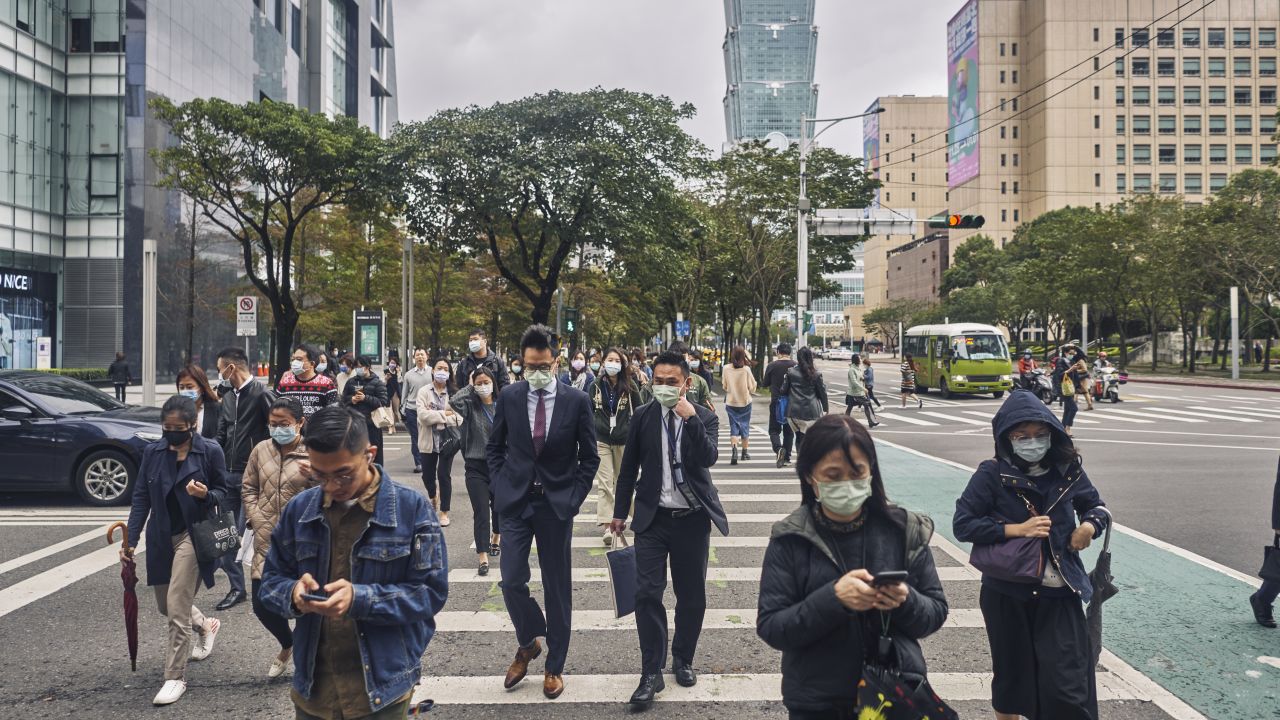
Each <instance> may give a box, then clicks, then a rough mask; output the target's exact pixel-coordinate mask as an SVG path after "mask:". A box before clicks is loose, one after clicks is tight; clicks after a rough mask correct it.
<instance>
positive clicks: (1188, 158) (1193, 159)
mask: <svg viewBox="0 0 1280 720" xmlns="http://www.w3.org/2000/svg"><path fill="white" fill-rule="evenodd" d="M1182 162H1184V163H1188V164H1190V163H1196V164H1199V163H1202V162H1204V155H1202V154H1201V151H1200V146H1199V145H1184V146H1183V147H1182Z"/></svg>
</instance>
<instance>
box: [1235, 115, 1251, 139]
mask: <svg viewBox="0 0 1280 720" xmlns="http://www.w3.org/2000/svg"><path fill="white" fill-rule="evenodd" d="M1235 128H1236V134H1237V135H1252V134H1253V116H1252V115H1237V116H1236V123H1235Z"/></svg>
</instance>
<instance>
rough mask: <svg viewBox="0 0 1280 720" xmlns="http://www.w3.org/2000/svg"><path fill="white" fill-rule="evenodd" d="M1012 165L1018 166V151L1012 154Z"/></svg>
mask: <svg viewBox="0 0 1280 720" xmlns="http://www.w3.org/2000/svg"><path fill="white" fill-rule="evenodd" d="M1013 166H1014V167H1018V153H1014V154H1013Z"/></svg>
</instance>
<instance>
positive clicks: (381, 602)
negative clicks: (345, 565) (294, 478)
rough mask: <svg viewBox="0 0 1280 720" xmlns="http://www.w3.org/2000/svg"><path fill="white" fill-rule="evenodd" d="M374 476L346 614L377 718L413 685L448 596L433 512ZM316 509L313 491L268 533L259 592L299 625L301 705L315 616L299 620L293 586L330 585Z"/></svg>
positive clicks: (312, 658) (309, 681)
mask: <svg viewBox="0 0 1280 720" xmlns="http://www.w3.org/2000/svg"><path fill="white" fill-rule="evenodd" d="M379 472H381V473H382V483H381V486H380V487H379V488H378V495H377V502H376V504H375V505H374V511H373V516H372V517H371V518H370V519H369V525H368V527H366V529H365V531H364V533H362V534H361V536H360V539H359V540H358V541H356V544H355V547H354V548H353V550H352V552H351V582H352V587H353V589H354V592H355V597H354V598H353V599H352V602H351V608H350V609H349V610H348V611H347V612H348V615H349V616H350V617H351V618H353V619H354V620H355V621H356V629H357V631H358V633H359V638H358V642H359V645H360V660H361V664H362V665H363V666H364V670H365V673H364V686H365V690H366V692H367V693H368V695H369V707H370V709H371V710H375V711H376V710H380V709H382V708H383V707H385V706H386V705H387V704H388V703H391V702H394V701H395V700H396V699H398V698H400V697H401V696H403V695H404V694H405V693H407V692H409V691H410V690H411V689H412V688H413V687H414V686H415V685H417V684H418V680H419V678H420V677H421V674H422V654H423V653H424V652H426V649H427V643H429V642H431V636H432V635H434V634H435V630H436V621H435V616H436V613H438V612H440V609H441V608H442V607H443V606H444V602H445V599H446V598H447V597H448V594H449V580H448V577H449V570H448V560H447V558H446V556H445V544H444V535H443V533H442V532H441V531H440V524H439V522H438V521H437V519H436V513H435V511H434V510H432V508H431V504H430V503H429V502H428V501H427V499H426V498H425V497H423V496H422V495H420V494H418V493H416V492H413V491H412V490H409V489H408V488H405V487H404V486H402V485H397V484H395V483H394V482H392V481H391V478H390V477H388V476H387V474H386V472H385V471H383V470H382V469H381V468H379ZM322 502H323V494H322V490H321V488H318V487H314V488H310V489H308V490H304V491H303V492H301V493H299V494H298V495H297V497H295V498H294V499H293V500H291V501H289V504H288V505H286V506H285V509H284V512H283V513H282V514H281V516H280V522H279V523H277V524H276V528H275V531H274V532H273V533H272V534H271V550H270V552H268V553H267V562H266V566H265V568H264V570H263V574H262V591H261V593H260V598H261V600H262V603H263V604H264V605H265V606H266V607H267V608H268V609H269V610H271V611H272V612H274V613H276V614H277V615H280V616H281V617H285V618H297V625H296V627H295V628H294V631H293V644H294V653H293V661H294V666H295V669H296V672H295V673H294V676H293V687H294V689H295V690H297V691H298V694H300V695H302V697H304V698H310V697H311V694H312V686H313V677H314V673H315V662H316V649H317V647H318V645H319V639H320V621H321V617H320V616H319V615H315V614H306V615H299V613H298V610H297V609H296V608H295V607H294V606H293V588H294V585H296V584H297V582H298V578H300V577H302V575H303V574H305V573H311V576H312V577H313V578H315V579H316V582H318V583H320V585H321V586H324V585H325V584H327V583H328V582H329V577H328V576H329V549H330V548H329V546H330V529H329V525H328V523H327V521H326V520H325V516H324V510H323V507H322Z"/></svg>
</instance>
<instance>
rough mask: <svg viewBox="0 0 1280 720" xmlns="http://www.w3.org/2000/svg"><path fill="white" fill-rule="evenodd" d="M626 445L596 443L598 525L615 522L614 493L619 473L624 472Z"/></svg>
mask: <svg viewBox="0 0 1280 720" xmlns="http://www.w3.org/2000/svg"><path fill="white" fill-rule="evenodd" d="M626 447H627V446H626V445H609V444H608V443H602V442H598V443H596V452H597V453H598V454H599V455H600V467H599V468H598V469H597V470H596V524H597V525H608V524H609V523H611V522H613V499H614V492H615V491H616V490H617V489H618V473H620V472H622V451H623V450H624V449H626Z"/></svg>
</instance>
